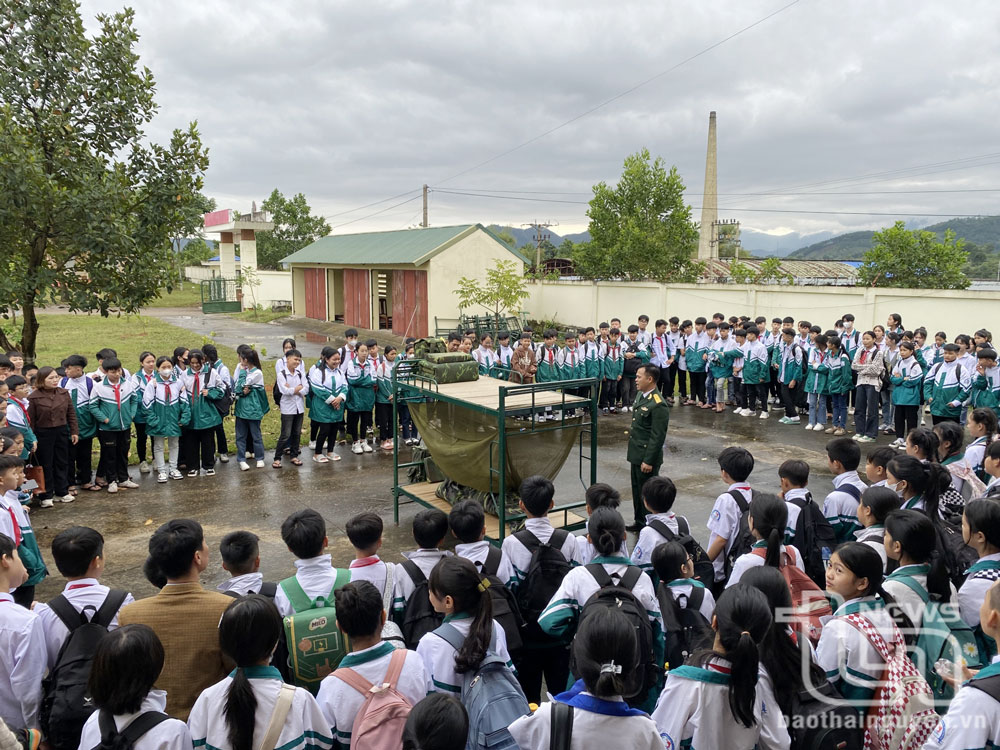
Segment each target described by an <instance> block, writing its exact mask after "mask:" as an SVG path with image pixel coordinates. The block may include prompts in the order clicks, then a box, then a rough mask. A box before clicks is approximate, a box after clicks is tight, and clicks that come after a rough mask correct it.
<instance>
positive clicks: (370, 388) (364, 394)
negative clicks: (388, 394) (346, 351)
mask: <svg viewBox="0 0 1000 750" xmlns="http://www.w3.org/2000/svg"><path fill="white" fill-rule="evenodd" d="M346 374H347V386H348V391H347V409H348V410H349V411H361V412H364V411H371V410H372V409H373V408H374V407H375V388H376V387H377V383H376V381H375V379H376V372H375V363H374V362H372V359H371V357H369V358H368V359H366V360H365V361H364V363H363V364H362V363H361V362H359V361H358V360H355V361H353V362H351V363H350V364H349V365H348V366H347V371H346Z"/></svg>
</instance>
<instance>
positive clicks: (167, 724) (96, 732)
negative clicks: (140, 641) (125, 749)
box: [80, 689, 193, 750]
mask: <svg viewBox="0 0 1000 750" xmlns="http://www.w3.org/2000/svg"><path fill="white" fill-rule="evenodd" d="M166 708H167V694H166V693H165V692H163V691H162V690H155V689H154V690H150V691H149V692H148V693H147V694H146V697H145V698H143V699H142V705H141V706H139V710H138V711H136V712H135V713H134V714H115V715H114V717H113V718H114V720H115V726H116V727H118V731H119V732H121V731H122V730H124V729H125V728H126V727H128V725H129V724H131V723H132V722H133V720H135V719H137V718H138V717H139V716H141V715H142V714H144V713H146V712H147V711H157V712H159V713H164V712H165V711H166ZM100 744H101V724H100V711H94V712H93V713H92V714H91V715H90V716H89V717H88V718H87V721H86V723H85V724H84V725H83V732H81V734H80V747H82V748H93V747H97V746H98V745H100ZM192 748H193V744H192V742H191V732H189V731H188V726H187V724H185V723H184V722H183V721H181V720H180V719H167V720H166V721H164V722H162V723H160V724H157V725H156V726H155V727H153V728H152V729H150V730H149V731H148V732H146V733H145V734H144V735H142V737H140V738H139V739H138V740H136V741H135V744H134V745H132V750H192Z"/></svg>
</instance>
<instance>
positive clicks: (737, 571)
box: [726, 541, 806, 589]
mask: <svg viewBox="0 0 1000 750" xmlns="http://www.w3.org/2000/svg"><path fill="white" fill-rule="evenodd" d="M760 549H762V550H765V551H766V550H767V542H766V541H759V542H754V545H753V549H752V550H751V551H750V552H747V553H745V554H742V555H740V556H739V557H737V558H736V559H735V560H734V561H733V570H732V572H731V573H730V574H729V580H728V581H726V588H727V589H728V588H729V587H730V586H735V585H736V584H737V583H739V582H740V579H741V578H742V577H743V574H744V573H746V572H747V571H748V570H750V569H751V568H759V567H760V566H761V565H763V564H764V558H763V557H761V556H760V555H759V554H754V550H760ZM785 555H788V559H789V560H790V561H791V562H790V563H789V564H791V565H794V566H795V567H796V568H798V569H799V570H801V571H802V572H803V573H805V572H806V568H805V565H803V564H802V553H801V552H799V551H798V549H796V548H795V547H793V546H792V545H790V544H789V545H784V544H782V545H781V552H780V553H779V555H778V559H779V564H780V562H781V561H784V559H785Z"/></svg>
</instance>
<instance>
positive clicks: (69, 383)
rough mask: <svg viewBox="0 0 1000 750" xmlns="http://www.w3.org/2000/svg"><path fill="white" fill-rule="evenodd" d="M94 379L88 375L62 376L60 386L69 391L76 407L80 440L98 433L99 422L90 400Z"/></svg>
mask: <svg viewBox="0 0 1000 750" xmlns="http://www.w3.org/2000/svg"><path fill="white" fill-rule="evenodd" d="M94 385H95V383H94V381H93V380H91V379H90V377H89V376H87V375H81V376H80V377H78V378H65V377H64V378H62V379H61V380H60V381H59V387H60V388H65V389H66V390H67V391H69V397H70V400H72V402H73V408H74V409H76V426H77V431H78V434H79V435H80V440H88V439H90V438H92V437H94V435H96V434H97V422H95V421H94V414H93V412H91V411H90V401H91V399H92V398H93V393H94Z"/></svg>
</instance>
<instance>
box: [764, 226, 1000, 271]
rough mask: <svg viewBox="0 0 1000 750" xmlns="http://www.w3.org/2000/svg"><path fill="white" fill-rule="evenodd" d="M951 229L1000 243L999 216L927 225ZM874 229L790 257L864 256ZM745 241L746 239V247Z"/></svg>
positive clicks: (969, 238) (977, 241)
mask: <svg viewBox="0 0 1000 750" xmlns="http://www.w3.org/2000/svg"><path fill="white" fill-rule="evenodd" d="M948 229H951V230H953V231H954V232H955V236H956V237H958V238H959V239H964V240H965V241H966V242H968V243H970V244H973V245H980V246H985V245H993V246H994V247H1000V218H997V217H993V216H984V217H982V218H969V219H947V220H945V221H941V222H938V223H937V224H931V225H930V226H927V227H924V230H926V231H928V232H934V233H935V234H936V235H938V236H939V237H944V233H945V231H946V230H948ZM873 234H874V231H862V232H848V233H847V234H841V235H838V236H836V237H832V238H830V239H827V240H824V241H823V242H816V243H814V244H812V245H809V246H808V247H803V248H800V249H798V250H796V251H795V252H794V253H791V254H790V255H789V256H788V258H789V259H791V260H861V258H862V257H863V256H864V254H865V253H866V252H868V251H869V250H871V247H872V235H873ZM745 246H746V243H744V247H745Z"/></svg>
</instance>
